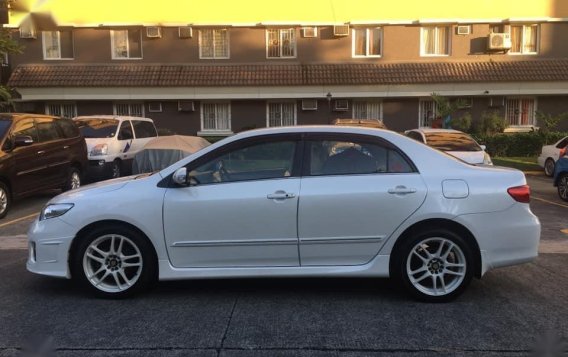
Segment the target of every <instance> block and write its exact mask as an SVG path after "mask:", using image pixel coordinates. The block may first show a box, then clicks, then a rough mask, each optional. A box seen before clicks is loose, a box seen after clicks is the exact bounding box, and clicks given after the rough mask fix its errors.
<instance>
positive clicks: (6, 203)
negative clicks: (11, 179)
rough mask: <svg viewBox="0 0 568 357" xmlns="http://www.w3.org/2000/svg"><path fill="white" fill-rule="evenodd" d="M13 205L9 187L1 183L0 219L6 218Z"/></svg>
mask: <svg viewBox="0 0 568 357" xmlns="http://www.w3.org/2000/svg"><path fill="white" fill-rule="evenodd" d="M11 205H12V197H11V194H10V189H9V188H8V186H7V185H6V184H5V183H4V182H1V181H0V218H4V217H6V215H7V214H8V211H9V210H10V206H11Z"/></svg>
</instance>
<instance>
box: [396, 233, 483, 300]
mask: <svg viewBox="0 0 568 357" xmlns="http://www.w3.org/2000/svg"><path fill="white" fill-rule="evenodd" d="M394 259H395V263H394V266H393V273H394V276H395V277H396V278H397V279H399V281H401V282H402V285H403V286H404V288H405V289H406V290H407V291H408V292H409V293H410V294H411V295H412V296H413V297H415V298H416V299H418V300H421V301H426V302H447V301H450V300H453V299H455V298H456V297H458V296H459V295H460V294H461V293H462V292H463V291H464V290H465V288H466V287H467V286H468V285H469V283H470V282H471V279H472V277H473V254H472V251H471V248H470V247H469V245H468V243H467V242H466V241H465V240H464V239H463V238H462V237H460V236H459V235H457V234H456V233H454V232H452V231H450V230H446V229H433V230H429V231H426V232H419V233H417V234H415V235H413V236H412V237H410V238H409V239H408V240H406V241H405V242H404V243H403V244H402V246H401V247H400V249H398V250H397V252H396V253H395V257H394Z"/></svg>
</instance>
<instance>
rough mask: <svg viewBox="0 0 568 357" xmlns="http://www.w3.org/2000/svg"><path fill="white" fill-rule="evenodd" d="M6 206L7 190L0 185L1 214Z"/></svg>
mask: <svg viewBox="0 0 568 357" xmlns="http://www.w3.org/2000/svg"><path fill="white" fill-rule="evenodd" d="M7 208H8V192H6V190H4V189H3V188H2V187H0V214H3V213H4V212H5V211H6V209H7Z"/></svg>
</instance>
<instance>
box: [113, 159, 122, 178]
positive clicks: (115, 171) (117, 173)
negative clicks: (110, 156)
mask: <svg viewBox="0 0 568 357" xmlns="http://www.w3.org/2000/svg"><path fill="white" fill-rule="evenodd" d="M118 177H120V164H119V163H118V162H116V161H115V162H114V163H113V164H112V178H118Z"/></svg>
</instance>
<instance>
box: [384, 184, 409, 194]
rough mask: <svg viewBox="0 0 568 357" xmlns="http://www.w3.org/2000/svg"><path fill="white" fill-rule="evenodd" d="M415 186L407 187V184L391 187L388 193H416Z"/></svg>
mask: <svg viewBox="0 0 568 357" xmlns="http://www.w3.org/2000/svg"><path fill="white" fill-rule="evenodd" d="M415 192H416V189H415V188H407V187H406V186H396V187H395V188H389V190H388V193H390V194H391V195H408V194H409V193H415Z"/></svg>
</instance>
